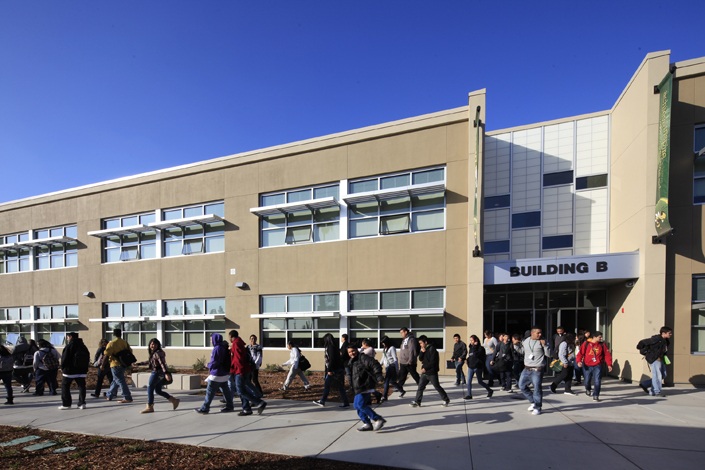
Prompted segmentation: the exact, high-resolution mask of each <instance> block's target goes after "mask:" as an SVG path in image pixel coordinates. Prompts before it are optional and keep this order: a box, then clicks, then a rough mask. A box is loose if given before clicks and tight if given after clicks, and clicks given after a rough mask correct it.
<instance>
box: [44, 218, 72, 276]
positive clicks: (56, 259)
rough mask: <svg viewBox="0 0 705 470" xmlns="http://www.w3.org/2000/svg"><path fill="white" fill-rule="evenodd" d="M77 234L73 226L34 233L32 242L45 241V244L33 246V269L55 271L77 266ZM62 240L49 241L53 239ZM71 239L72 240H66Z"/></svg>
mask: <svg viewBox="0 0 705 470" xmlns="http://www.w3.org/2000/svg"><path fill="white" fill-rule="evenodd" d="M77 235H78V232H77V230H76V226H75V225H66V226H63V227H53V228H48V229H42V230H35V231H34V238H33V240H47V239H48V240H47V243H46V244H42V245H35V247H34V263H35V264H34V266H35V269H38V270H41V269H55V268H65V267H72V266H78V242H76V241H75V240H76V237H77ZM57 237H59V238H62V240H58V241H51V239H53V238H57ZM68 239H72V240H68Z"/></svg>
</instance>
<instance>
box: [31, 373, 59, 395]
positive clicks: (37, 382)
mask: <svg viewBox="0 0 705 470" xmlns="http://www.w3.org/2000/svg"><path fill="white" fill-rule="evenodd" d="M51 372H52V371H49V370H44V369H35V370H34V394H35V395H39V396H41V395H44V384H47V385H49V392H50V393H51V394H52V395H53V394H54V392H56V388H54V387H53V385H54V384H53V383H52V380H51V378H50V375H51ZM54 376H56V371H54Z"/></svg>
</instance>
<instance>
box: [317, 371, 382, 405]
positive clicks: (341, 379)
mask: <svg viewBox="0 0 705 470" xmlns="http://www.w3.org/2000/svg"><path fill="white" fill-rule="evenodd" d="M332 373H333V374H332V375H328V373H326V376H325V379H324V380H323V395H321V400H320V402H321V403H325V402H326V399H328V394H330V387H331V385H333V382H335V385H336V387H338V394H339V395H340V399H341V400H342V401H343V405H346V406H349V405H350V403H349V402H348V394H347V393H346V392H345V370H344V369H340V370H336V371H332ZM387 387H388V385H387ZM385 396H386V395H385Z"/></svg>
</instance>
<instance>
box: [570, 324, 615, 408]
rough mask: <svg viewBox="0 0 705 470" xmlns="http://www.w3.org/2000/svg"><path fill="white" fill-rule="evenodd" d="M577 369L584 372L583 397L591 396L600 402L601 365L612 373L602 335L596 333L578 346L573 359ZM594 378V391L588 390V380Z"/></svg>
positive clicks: (610, 355)
mask: <svg viewBox="0 0 705 470" xmlns="http://www.w3.org/2000/svg"><path fill="white" fill-rule="evenodd" d="M575 362H576V363H577V365H578V367H583V370H584V371H585V395H587V396H592V399H593V400H595V401H600V387H601V385H602V365H603V364H606V365H607V370H608V371H609V372H612V354H611V353H610V350H609V349H607V346H605V343H603V342H602V333H601V332H599V331H596V332H595V333H594V334H593V335H592V336H591V337H590V338H589V339H588V340H587V341H585V342H584V343H583V344H581V345H580V350H579V351H578V354H577V356H576V358H575ZM591 377H592V378H594V382H595V389H594V390H591V389H590V378H591Z"/></svg>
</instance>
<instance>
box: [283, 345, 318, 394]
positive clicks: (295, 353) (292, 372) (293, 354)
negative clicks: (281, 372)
mask: <svg viewBox="0 0 705 470" xmlns="http://www.w3.org/2000/svg"><path fill="white" fill-rule="evenodd" d="M286 348H287V349H288V350H289V360H288V361H286V362H285V363H284V364H282V366H283V367H286V366H291V368H290V369H289V375H287V376H286V380H285V381H284V386H283V387H282V390H284V391H287V390H288V388H289V385H291V381H292V380H294V377H296V376H297V375H298V376H299V377H301V381H302V382H303V383H304V390H308V389H309V387H310V386H311V384H309V383H308V379H307V378H306V376H305V375H304V371H302V370H301V369H299V359H300V358H301V350H300V349H299V347H298V346H296V344H294V342H293V341H288V342H287V343H286Z"/></svg>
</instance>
